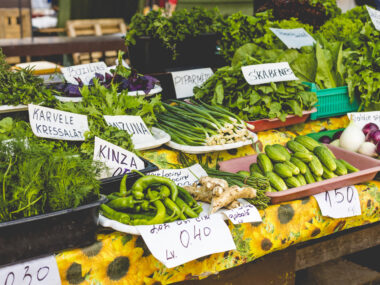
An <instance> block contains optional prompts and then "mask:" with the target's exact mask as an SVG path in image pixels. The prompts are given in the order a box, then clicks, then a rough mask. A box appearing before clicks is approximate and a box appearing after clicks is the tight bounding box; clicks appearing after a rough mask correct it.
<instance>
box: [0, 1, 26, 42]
mask: <svg viewBox="0 0 380 285" xmlns="http://www.w3.org/2000/svg"><path fill="white" fill-rule="evenodd" d="M21 25H22V28H23V34H22V36H23V37H24V38H25V37H30V36H31V32H32V28H31V20H30V14H29V9H21V18H20V11H19V9H17V8H2V9H0V38H2V39H4V38H5V39H11V38H21Z"/></svg>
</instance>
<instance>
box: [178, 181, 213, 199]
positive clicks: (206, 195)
mask: <svg viewBox="0 0 380 285" xmlns="http://www.w3.org/2000/svg"><path fill="white" fill-rule="evenodd" d="M184 188H185V189H186V190H187V192H189V193H190V194H191V196H193V197H194V199H195V200H197V201H202V202H206V203H211V200H212V191H208V190H207V188H206V186H200V187H197V185H193V186H185V187H184Z"/></svg>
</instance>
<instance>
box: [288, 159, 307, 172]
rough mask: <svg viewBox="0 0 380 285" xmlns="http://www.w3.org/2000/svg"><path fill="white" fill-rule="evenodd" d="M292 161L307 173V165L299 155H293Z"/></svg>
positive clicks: (301, 170)
mask: <svg viewBox="0 0 380 285" xmlns="http://www.w3.org/2000/svg"><path fill="white" fill-rule="evenodd" d="M290 162H291V163H293V164H294V165H295V166H297V167H298V169H299V170H300V172H301V173H302V174H305V173H306V167H307V165H306V164H305V163H303V162H302V161H301V160H300V159H298V158H297V157H294V156H292V157H291V158H290Z"/></svg>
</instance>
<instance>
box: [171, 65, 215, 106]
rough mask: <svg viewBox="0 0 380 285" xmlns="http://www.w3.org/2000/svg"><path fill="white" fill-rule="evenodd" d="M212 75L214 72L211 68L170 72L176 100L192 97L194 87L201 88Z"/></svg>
mask: <svg viewBox="0 0 380 285" xmlns="http://www.w3.org/2000/svg"><path fill="white" fill-rule="evenodd" d="M213 74H214V72H213V71H212V69H211V68H199V69H189V70H183V71H175V72H172V77H173V83H174V88H175V93H176V97H177V99H182V98H188V97H192V96H193V95H194V93H193V89H194V87H196V86H201V85H202V84H203V83H204V82H205V81H206V80H207V79H209V78H210V77H211V76H212V75H213Z"/></svg>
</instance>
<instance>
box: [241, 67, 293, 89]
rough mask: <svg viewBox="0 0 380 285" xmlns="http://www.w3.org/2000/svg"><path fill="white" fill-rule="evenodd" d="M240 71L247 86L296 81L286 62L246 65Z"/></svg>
mask: <svg viewBox="0 0 380 285" xmlns="http://www.w3.org/2000/svg"><path fill="white" fill-rule="evenodd" d="M241 70H242V72H243V75H244V78H245V80H246V81H247V82H248V84H249V85H259V84H264V83H269V82H281V81H292V80H298V78H297V77H296V76H295V74H294V73H293V70H292V69H291V68H290V66H289V63H287V62H278V63H265V64H256V65H247V66H242V67H241Z"/></svg>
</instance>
